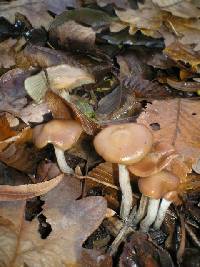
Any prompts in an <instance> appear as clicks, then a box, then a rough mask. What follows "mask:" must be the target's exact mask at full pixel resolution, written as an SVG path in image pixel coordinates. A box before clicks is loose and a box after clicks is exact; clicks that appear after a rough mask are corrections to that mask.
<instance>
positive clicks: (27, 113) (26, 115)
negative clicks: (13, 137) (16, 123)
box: [19, 103, 50, 125]
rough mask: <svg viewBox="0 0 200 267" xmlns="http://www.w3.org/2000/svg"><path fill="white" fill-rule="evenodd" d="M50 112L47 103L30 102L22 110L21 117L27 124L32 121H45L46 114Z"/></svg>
mask: <svg viewBox="0 0 200 267" xmlns="http://www.w3.org/2000/svg"><path fill="white" fill-rule="evenodd" d="M49 113H50V110H49V109H48V106H47V104H46V103H40V104H35V103H30V104H29V105H28V106H26V107H25V108H23V109H22V110H21V111H20V114H19V118H20V119H21V120H23V121H24V122H25V123H26V124H27V125H29V124H30V123H42V122H43V121H44V116H45V115H47V114H49Z"/></svg>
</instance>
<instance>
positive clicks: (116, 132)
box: [94, 123, 153, 165]
mask: <svg viewBox="0 0 200 267" xmlns="http://www.w3.org/2000/svg"><path fill="white" fill-rule="evenodd" d="M152 143H153V137H152V134H151V132H150V130H149V129H148V128H147V127H146V126H145V125H143V124H138V123H125V124H118V125H111V126H108V127H107V128H105V129H103V130H102V131H101V132H100V133H99V134H97V135H96V137H95V139H94V146H95V149H96V151H97V152H98V153H99V155H101V156H102V157H103V158H104V159H105V160H106V161H108V162H112V163H121V164H127V165H128V164H132V163H136V162H138V161H140V160H141V159H142V158H143V157H144V156H145V155H146V154H147V153H148V152H149V151H150V149H151V147H152Z"/></svg>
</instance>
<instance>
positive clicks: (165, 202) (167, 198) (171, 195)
mask: <svg viewBox="0 0 200 267" xmlns="http://www.w3.org/2000/svg"><path fill="white" fill-rule="evenodd" d="M179 201H180V199H179V197H178V192H177V191H171V192H168V193H166V194H165V195H164V197H163V199H162V200H161V203H160V206H159V210H158V213H157V217H156V220H155V222H154V225H153V228H154V229H156V230H158V229H160V227H161V225H162V223H163V221H164V219H165V214H166V212H167V210H168V208H169V206H170V205H171V203H172V202H179Z"/></svg>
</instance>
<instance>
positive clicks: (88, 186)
mask: <svg viewBox="0 0 200 267" xmlns="http://www.w3.org/2000/svg"><path fill="white" fill-rule="evenodd" d="M87 176H88V179H87ZM87 176H86V182H85V191H86V192H87V193H88V194H90V193H91V192H92V191H95V188H96V189H97V190H100V191H101V193H102V195H103V196H104V197H105V198H106V199H107V201H108V206H109V207H110V208H112V209H114V210H116V209H117V208H118V207H119V201H118V181H117V179H116V178H117V177H118V170H117V166H114V165H113V164H111V163H109V162H105V163H101V164H99V165H98V166H97V167H95V168H93V169H92V170H91V171H90V172H89V173H88V175H87ZM90 177H91V178H95V179H96V182H95V180H92V179H90Z"/></svg>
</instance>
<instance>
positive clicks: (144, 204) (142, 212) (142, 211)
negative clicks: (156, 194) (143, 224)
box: [133, 194, 149, 226]
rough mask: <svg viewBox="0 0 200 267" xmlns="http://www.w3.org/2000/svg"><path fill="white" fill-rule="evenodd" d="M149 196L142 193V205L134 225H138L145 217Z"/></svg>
mask: <svg viewBox="0 0 200 267" xmlns="http://www.w3.org/2000/svg"><path fill="white" fill-rule="evenodd" d="M148 200H149V199H148V197H146V196H145V195H143V194H142V196H141V199H140V205H139V208H138V210H137V213H136V216H135V218H134V220H133V225H134V226H135V225H137V224H138V223H139V222H140V221H141V220H142V219H143V217H144V215H145V213H146V209H147V204H148Z"/></svg>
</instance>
